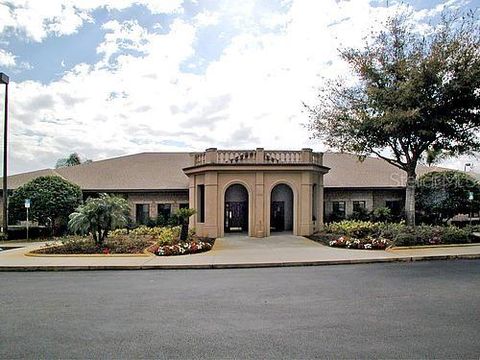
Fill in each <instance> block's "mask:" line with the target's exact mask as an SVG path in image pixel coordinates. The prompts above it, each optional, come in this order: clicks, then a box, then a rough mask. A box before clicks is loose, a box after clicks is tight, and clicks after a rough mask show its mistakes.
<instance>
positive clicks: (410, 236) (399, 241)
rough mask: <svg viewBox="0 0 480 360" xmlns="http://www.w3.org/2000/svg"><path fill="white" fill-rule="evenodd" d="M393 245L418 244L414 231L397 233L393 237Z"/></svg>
mask: <svg viewBox="0 0 480 360" xmlns="http://www.w3.org/2000/svg"><path fill="white" fill-rule="evenodd" d="M394 243H395V246H414V245H419V244H418V240H417V235H416V234H415V233H402V234H397V236H396V237H395V239H394Z"/></svg>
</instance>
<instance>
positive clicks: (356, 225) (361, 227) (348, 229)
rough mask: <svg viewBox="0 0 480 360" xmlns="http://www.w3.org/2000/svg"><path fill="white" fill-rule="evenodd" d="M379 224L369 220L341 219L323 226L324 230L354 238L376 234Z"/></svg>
mask: <svg viewBox="0 0 480 360" xmlns="http://www.w3.org/2000/svg"><path fill="white" fill-rule="evenodd" d="M379 225H380V224H377V223H372V222H370V221H360V220H343V221H340V222H336V223H331V224H328V225H326V226H325V230H326V231H327V232H329V233H334V234H343V235H348V236H351V237H355V238H362V237H365V236H368V235H378V233H379V231H380V226H379Z"/></svg>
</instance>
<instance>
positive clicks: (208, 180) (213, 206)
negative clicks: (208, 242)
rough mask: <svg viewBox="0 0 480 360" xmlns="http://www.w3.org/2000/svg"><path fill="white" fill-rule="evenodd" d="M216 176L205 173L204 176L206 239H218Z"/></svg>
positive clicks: (215, 174)
mask: <svg viewBox="0 0 480 360" xmlns="http://www.w3.org/2000/svg"><path fill="white" fill-rule="evenodd" d="M218 212H219V210H218V174H217V173H216V172H207V173H206V174H205V226H204V233H205V234H207V236H208V237H218V236H219V234H220V231H219V228H218V218H219V213H218Z"/></svg>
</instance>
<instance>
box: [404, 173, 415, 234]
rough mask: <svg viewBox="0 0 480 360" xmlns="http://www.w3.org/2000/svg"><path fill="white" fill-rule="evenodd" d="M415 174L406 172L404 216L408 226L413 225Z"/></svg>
mask: <svg viewBox="0 0 480 360" xmlns="http://www.w3.org/2000/svg"><path fill="white" fill-rule="evenodd" d="M416 178H417V174H416V173H415V172H414V171H413V172H410V173H407V189H406V193H405V217H406V220H407V225H408V226H415V181H416Z"/></svg>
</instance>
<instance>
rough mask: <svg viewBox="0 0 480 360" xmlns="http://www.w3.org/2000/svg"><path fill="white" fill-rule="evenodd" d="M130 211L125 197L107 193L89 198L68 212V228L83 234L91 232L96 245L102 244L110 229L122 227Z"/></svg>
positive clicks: (126, 221)
mask: <svg viewBox="0 0 480 360" xmlns="http://www.w3.org/2000/svg"><path fill="white" fill-rule="evenodd" d="M129 212H130V209H129V206H128V203H127V201H126V200H125V199H123V198H121V197H118V196H111V195H108V194H100V196H99V197H98V198H89V199H87V201H86V202H85V204H84V205H81V206H79V207H78V208H77V210H76V211H75V212H74V213H72V214H70V216H69V218H70V221H69V222H68V227H69V229H70V230H71V231H72V232H74V233H77V232H80V233H83V234H87V233H91V234H92V236H93V240H94V241H95V243H96V244H97V245H102V244H103V241H104V240H105V238H106V237H107V235H108V232H109V231H110V230H113V229H116V228H120V227H124V226H126V225H127V223H128V214H129Z"/></svg>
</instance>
